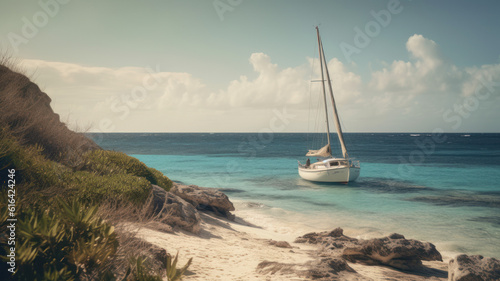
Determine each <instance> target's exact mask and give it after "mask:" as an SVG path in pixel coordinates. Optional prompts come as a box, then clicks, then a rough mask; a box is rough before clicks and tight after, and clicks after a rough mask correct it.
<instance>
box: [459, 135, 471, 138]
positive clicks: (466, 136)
mask: <svg viewBox="0 0 500 281" xmlns="http://www.w3.org/2000/svg"><path fill="white" fill-rule="evenodd" d="M461 137H464V138H468V137H470V135H461Z"/></svg>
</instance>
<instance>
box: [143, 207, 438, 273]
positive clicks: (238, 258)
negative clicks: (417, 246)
mask: <svg viewBox="0 0 500 281" xmlns="http://www.w3.org/2000/svg"><path fill="white" fill-rule="evenodd" d="M235 214H236V216H237V219H236V221H234V222H232V221H229V220H225V219H221V218H218V217H215V216H212V215H209V214H206V213H201V217H202V220H203V222H202V225H201V232H200V233H199V234H197V235H195V234H192V233H189V232H185V231H181V230H176V231H175V233H174V234H171V233H165V232H160V231H156V230H153V229H148V228H142V229H141V230H140V231H139V233H138V235H139V236H140V237H142V238H143V239H145V240H147V241H148V242H150V243H153V244H155V245H157V246H159V247H162V248H164V249H166V250H167V252H169V253H173V254H175V253H176V252H177V251H179V259H180V260H179V264H178V267H180V266H183V265H184V264H185V263H186V262H187V260H188V259H189V258H193V262H192V264H191V266H190V267H189V270H188V272H187V274H186V275H185V277H184V278H183V280H185V281H192V280H200V281H201V280H203V281H216V280H227V281H237V280H242V281H247V280H248V281H251V280H276V281H290V280H304V279H303V278H299V277H298V276H297V275H296V274H290V275H279V274H268V275H263V274H259V273H257V272H256V268H257V265H258V264H259V263H260V262H263V261H272V262H280V263H290V264H304V263H306V262H307V261H311V260H313V259H314V251H315V250H316V246H315V245H308V244H296V243H293V241H294V240H295V238H297V237H298V236H300V235H303V234H305V233H307V232H311V231H320V230H314V229H305V228H304V227H303V226H301V227H299V228H292V227H290V226H288V224H283V223H281V224H280V222H279V221H274V222H273V221H266V219H268V218H266V217H258V216H255V215H254V214H255V213H252V212H251V211H249V210H247V211H236V212H235ZM261 226H265V227H261ZM269 239H273V240H275V241H287V242H289V243H290V245H291V246H292V247H293V248H292V249H290V248H278V247H276V246H272V245H270V244H269V242H268V241H269ZM349 265H350V266H351V267H353V268H354V269H355V270H356V271H357V272H358V273H360V274H361V275H362V277H361V278H356V279H353V280H447V278H443V276H439V277H440V278H438V277H436V276H432V275H434V274H431V276H418V275H417V276H415V275H409V274H406V273H402V272H398V271H395V270H392V269H390V268H387V267H378V266H364V265H360V264H351V263H349ZM426 265H428V266H431V267H432V268H436V269H440V270H444V271H446V266H447V264H446V263H440V262H433V263H426ZM296 269H297V268H296ZM298 269H305V268H300V267H299V268H298ZM441 275H442V274H441ZM358 277H359V276H358ZM165 280H166V279H165ZM342 280H344V279H342Z"/></svg>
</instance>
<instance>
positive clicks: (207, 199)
mask: <svg viewBox="0 0 500 281" xmlns="http://www.w3.org/2000/svg"><path fill="white" fill-rule="evenodd" d="M170 192H171V193H173V194H175V195H177V196H179V197H181V198H182V199H184V200H186V201H187V202H189V203H191V204H192V205H193V206H195V207H196V208H197V209H199V210H209V211H213V212H214V213H216V214H218V215H222V216H224V217H226V218H228V219H231V220H234V215H233V214H231V211H234V206H233V203H231V201H229V198H228V197H227V195H226V194H224V193H222V192H221V191H219V190H217V189H214V188H205V187H199V186H196V185H182V184H178V183H175V184H174V186H173V187H172V189H170Z"/></svg>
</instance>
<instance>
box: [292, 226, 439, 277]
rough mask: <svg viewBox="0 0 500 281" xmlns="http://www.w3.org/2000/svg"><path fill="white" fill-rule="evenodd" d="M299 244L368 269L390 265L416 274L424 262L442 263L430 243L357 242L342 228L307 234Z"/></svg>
mask: <svg viewBox="0 0 500 281" xmlns="http://www.w3.org/2000/svg"><path fill="white" fill-rule="evenodd" d="M295 242H296V243H312V244H322V245H323V250H322V252H321V253H320V255H321V256H325V257H335V258H337V257H342V258H343V259H345V260H347V261H350V262H360V263H364V264H368V265H388V266H391V267H394V268H397V269H404V270H415V269H418V268H420V267H421V266H422V260H425V261H442V257H441V254H440V253H439V252H438V251H437V250H436V247H435V246H434V245H433V244H431V243H427V242H420V241H417V240H412V239H405V237H404V236H403V235H401V234H397V233H395V234H392V235H390V236H388V237H384V238H376V239H370V240H363V239H355V238H351V237H347V236H345V235H344V234H343V230H342V229H341V228H337V229H334V230H333V231H330V232H320V233H308V234H306V235H304V236H301V237H299V238H297V240H296V241H295Z"/></svg>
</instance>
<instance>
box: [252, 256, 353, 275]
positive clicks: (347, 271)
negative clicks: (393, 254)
mask: <svg viewBox="0 0 500 281" xmlns="http://www.w3.org/2000/svg"><path fill="white" fill-rule="evenodd" d="M256 271H257V272H258V273H260V274H264V275H295V276H298V277H301V278H305V279H307V280H324V281H332V280H361V279H358V277H360V276H359V274H358V273H357V272H356V271H355V270H354V269H352V268H351V267H350V266H349V265H348V264H347V262H346V261H345V260H343V259H340V258H321V259H317V260H315V261H312V262H308V263H305V264H291V263H281V262H271V261H263V262H261V263H259V265H258V266H257V270H256ZM294 280H295V279H294Z"/></svg>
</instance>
